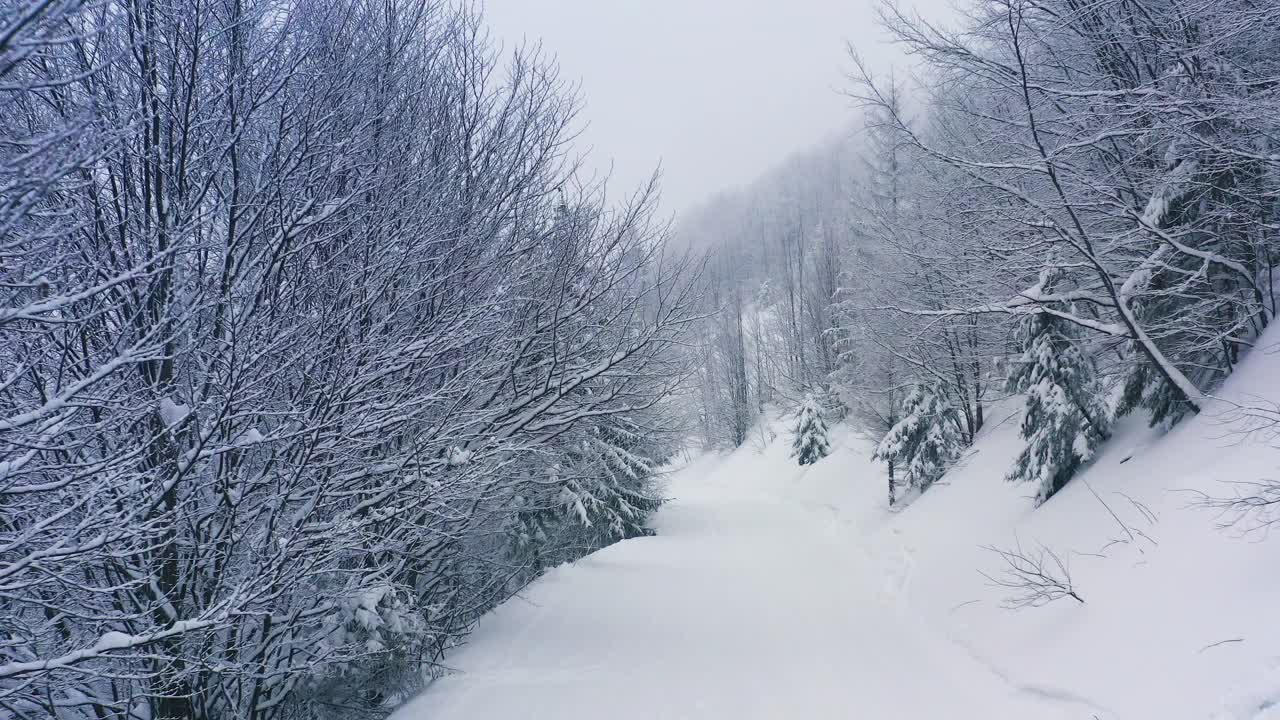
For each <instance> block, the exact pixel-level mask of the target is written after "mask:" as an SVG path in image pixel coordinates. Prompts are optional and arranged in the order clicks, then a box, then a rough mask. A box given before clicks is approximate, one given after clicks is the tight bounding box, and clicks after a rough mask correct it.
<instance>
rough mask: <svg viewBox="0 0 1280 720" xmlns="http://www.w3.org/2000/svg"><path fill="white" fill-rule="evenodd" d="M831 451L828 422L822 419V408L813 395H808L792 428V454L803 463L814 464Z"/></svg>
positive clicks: (797, 460)
mask: <svg viewBox="0 0 1280 720" xmlns="http://www.w3.org/2000/svg"><path fill="white" fill-rule="evenodd" d="M830 452H831V442H830V441H829V440H828V439H827V424H826V423H825V422H823V421H822V408H820V407H818V401H817V400H815V399H814V397H813V395H812V394H810V395H806V396H805V398H804V403H803V404H801V405H800V410H799V412H798V413H797V414H796V425H795V428H794V429H793V430H792V440H791V456H792V457H794V458H795V459H796V462H799V463H800V464H801V465H812V464H814V463H816V462H818V461H819V460H821V459H822V458H824V457H826V456H827V455H828V454H830Z"/></svg>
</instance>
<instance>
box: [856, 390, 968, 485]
mask: <svg viewBox="0 0 1280 720" xmlns="http://www.w3.org/2000/svg"><path fill="white" fill-rule="evenodd" d="M964 447H965V442H964V434H963V433H962V432H961V431H960V419H959V417H958V414H957V413H956V410H955V408H953V407H952V406H951V404H950V403H948V402H947V400H946V398H944V397H942V395H941V394H939V393H938V392H937V391H936V390H935V389H934V388H931V387H929V386H927V385H917V386H915V387H913V388H912V389H911V391H910V392H908V393H907V396H906V398H905V399H904V400H903V402H902V419H901V420H899V421H898V422H897V424H895V425H894V426H893V427H892V428H890V429H889V432H888V434H887V435H885V436H884V439H882V440H881V441H880V444H879V445H877V446H876V450H875V454H874V457H875V459H877V460H883V461H885V462H893V463H894V464H895V465H896V466H898V467H901V468H902V470H903V472H902V477H903V479H904V480H905V481H906V483H907V485H908V487H910V488H913V489H915V490H918V491H920V492H923V491H925V490H928V489H929V486H930V485H932V484H933V483H934V482H935V481H937V479H938V478H940V477H942V474H943V473H945V472H946V471H947V468H949V467H951V465H952V463H954V462H955V461H956V459H957V458H959V457H960V453H961V452H962V451H963V450H964ZM895 500H896V497H894V495H893V490H892V489H891V490H890V498H889V502H890V504H892V503H893V502H894V501H895Z"/></svg>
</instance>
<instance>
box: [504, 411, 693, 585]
mask: <svg viewBox="0 0 1280 720" xmlns="http://www.w3.org/2000/svg"><path fill="white" fill-rule="evenodd" d="M575 435H576V437H575V438H574V439H573V440H572V441H570V442H569V443H568V446H569V447H568V448H567V449H566V451H565V453H564V455H563V456H561V457H562V459H561V461H560V462H557V463H556V464H555V465H553V466H552V467H550V468H549V469H548V470H547V474H546V476H545V477H544V478H542V479H541V480H540V481H538V482H530V483H526V484H525V485H524V487H522V489H521V490H520V491H519V493H518V495H517V497H516V498H515V500H514V502H515V504H516V506H517V507H519V508H520V510H519V512H517V513H516V514H515V515H514V517H513V518H512V522H511V526H510V527H509V528H508V530H507V532H508V533H509V534H510V535H511V537H512V553H513V557H515V558H517V559H519V560H520V561H521V562H523V563H524V564H525V565H526V566H527V570H526V572H525V573H524V575H526V576H530V577H531V576H536V575H537V574H538V573H539V572H541V571H542V570H544V569H546V568H548V567H553V566H555V565H558V564H560V563H562V562H566V561H569V560H573V559H575V558H577V557H580V556H582V555H584V554H585V553H588V552H592V551H594V550H598V549H600V548H603V547H606V546H608V545H611V544H612V543H615V542H618V541H619V540H626V539H628V538H633V537H640V536H644V535H649V534H652V531H651V530H649V528H648V527H647V526H646V525H645V521H646V520H647V519H648V517H649V516H650V515H651V514H652V513H653V511H654V510H657V508H658V506H659V505H660V504H661V502H662V495H661V492H660V489H659V487H658V485H657V480H658V476H659V471H658V467H659V466H660V465H661V464H662V462H664V461H665V460H666V459H667V457H668V456H669V454H670V444H669V443H668V442H666V436H665V435H664V434H663V433H661V432H655V431H654V430H653V429H652V428H646V427H644V426H642V425H640V424H639V423H636V422H633V421H630V420H628V419H618V420H616V421H613V422H610V423H608V424H604V425H599V426H592V427H588V428H585V429H584V430H583V431H582V432H581V433H576V434H575Z"/></svg>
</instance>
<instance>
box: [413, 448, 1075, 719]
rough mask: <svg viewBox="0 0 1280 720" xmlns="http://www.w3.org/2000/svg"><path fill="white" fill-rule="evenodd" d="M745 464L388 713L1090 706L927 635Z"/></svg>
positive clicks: (876, 570)
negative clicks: (1062, 698)
mask: <svg viewBox="0 0 1280 720" xmlns="http://www.w3.org/2000/svg"><path fill="white" fill-rule="evenodd" d="M751 469H752V468H750V467H745V466H743V463H742V462H738V463H736V464H735V463H725V464H717V463H716V462H712V461H703V462H701V463H698V464H697V465H696V466H694V467H690V468H687V469H686V470H683V471H681V472H680V473H677V474H676V476H675V477H674V478H673V480H672V486H671V488H670V490H669V491H668V494H669V495H671V496H673V497H674V499H673V500H672V501H671V502H670V503H668V504H667V505H666V506H664V508H663V509H662V510H661V511H660V513H659V515H658V517H657V519H656V526H657V527H658V530H659V535H658V536H657V537H652V538H642V539H637V540H632V541H628V542H624V543H620V544H618V545H615V546H613V547H610V548H607V549H606V550H604V551H602V552H599V553H597V554H595V555H593V556H591V557H588V558H586V559H583V560H581V561H579V562H578V563H577V564H576V565H574V566H571V567H562V568H560V569H558V570H555V571H553V572H551V573H550V574H548V575H547V576H546V577H544V578H542V579H541V580H539V581H538V582H537V583H535V584H534V585H533V586H532V587H530V588H529V589H528V590H527V591H526V593H524V596H523V597H522V598H516V599H514V600H512V601H510V602H508V603H507V604H506V605H504V606H503V607H502V608H500V609H499V610H498V611H497V612H495V613H494V614H492V615H491V616H490V617H487V618H486V619H485V620H484V622H483V623H482V624H481V626H480V628H479V630H478V631H477V632H476V633H475V635H474V636H473V637H472V641H471V643H470V644H469V645H467V646H466V647H465V648H462V649H460V650H458V651H457V652H455V653H454V654H453V655H452V656H451V657H450V658H449V662H450V664H451V665H452V666H454V667H456V668H457V669H458V670H459V672H458V673H457V674H455V675H452V676H449V677H446V678H444V679H442V680H440V681H438V682H436V683H435V684H434V685H433V686H432V687H431V688H430V689H429V690H428V691H427V692H426V693H424V694H423V695H422V696H420V697H419V698H417V699H416V700H414V701H412V702H411V703H409V704H408V705H407V706H406V707H404V708H402V709H401V710H400V711H399V712H398V713H397V714H396V715H395V716H394V719H395V720H462V719H482V718H483V719H488V718H492V719H495V720H497V719H506V718H549V719H550V718H555V719H557V720H564V719H570V720H572V719H577V718H593V719H594V718H645V719H646V720H660V719H663V718H713V719H714V718H732V719H734V720H742V719H744V718H780V719H785V718H846V717H849V718H865V719H868V720H876V719H884V720H890V719H897V718H902V719H914V718H920V719H925V718H928V719H930V720H935V719H941V718H947V719H967V718H974V719H979V718H980V719H982V720H998V719H1000V718H1017V719H1018V720H1037V719H1039V718H1073V717H1075V718H1081V719H1082V720H1084V719H1087V718H1088V717H1089V713H1088V712H1087V711H1086V710H1084V709H1082V708H1080V707H1071V706H1070V705H1069V704H1068V705H1063V704H1062V703H1056V702H1053V701H1051V700H1046V699H1044V698H1038V697H1034V695H1033V694H1030V693H1027V692H1026V691H1025V690H1023V691H1019V690H1018V689H1017V688H1016V687H1011V686H1010V685H1009V684H1007V683H1006V682H1005V681H1003V680H1001V679H1000V678H999V677H998V676H996V675H995V674H994V673H993V672H992V671H991V670H990V669H987V668H985V667H983V666H982V665H980V664H979V663H978V662H976V661H975V660H974V659H973V658H971V657H970V656H968V655H967V654H965V653H964V652H963V651H961V650H960V649H959V648H957V647H956V646H954V645H952V644H950V643H948V642H946V641H944V640H942V639H940V638H937V637H934V636H932V635H930V634H929V633H928V632H927V631H925V630H923V628H922V626H921V625H919V624H917V623H914V622H913V621H912V620H910V618H909V616H908V614H907V613H905V612H903V611H901V610H900V608H898V607H897V605H896V603H895V602H894V597H895V595H894V592H893V588H894V585H895V584H896V583H900V582H902V581H903V580H904V579H903V578H902V577H900V576H897V574H895V573H886V572H884V571H883V570H882V569H881V566H880V565H879V564H877V563H876V562H874V561H873V560H872V559H871V558H870V557H869V556H868V555H867V554H866V553H865V552H864V551H863V550H862V549H861V546H860V544H859V542H858V539H857V538H858V536H857V534H856V533H855V530H854V528H853V527H852V526H851V525H849V524H846V523H845V522H842V521H841V516H840V509H839V508H837V507H835V506H834V505H830V504H824V503H821V502H812V501H806V499H805V498H804V496H803V493H800V492H795V489H796V485H795V478H794V477H783V478H773V479H769V478H759V479H756V478H753V477H752V476H753V475H757V474H758V473H753V472H751Z"/></svg>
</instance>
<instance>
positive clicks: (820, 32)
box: [484, 0, 948, 212]
mask: <svg viewBox="0 0 1280 720" xmlns="http://www.w3.org/2000/svg"><path fill="white" fill-rule="evenodd" d="M484 1H485V7H486V14H487V16H488V19H489V24H490V27H491V28H492V29H493V31H494V33H495V35H496V36H497V37H498V38H499V39H502V40H503V41H504V42H506V43H508V44H510V43H511V42H519V41H520V40H522V39H527V40H539V39H541V41H542V43H543V46H544V48H545V49H547V50H548V51H549V52H551V53H553V54H554V55H555V56H556V58H557V59H558V60H559V64H560V66H561V69H562V71H563V73H564V75H565V77H566V78H567V79H570V80H573V81H578V82H580V84H581V91H582V95H583V99H584V101H585V103H586V106H585V108H584V110H583V120H584V121H586V123H587V124H588V127H587V128H586V130H585V132H584V135H583V139H584V141H585V142H586V143H588V144H589V145H590V146H591V147H592V148H593V149H594V150H593V154H592V161H593V162H594V163H596V164H597V165H598V166H603V167H605V168H607V167H608V166H609V163H610V162H612V165H613V180H612V182H611V185H610V192H611V194H613V193H618V192H620V191H621V190H622V189H624V188H626V189H631V188H634V187H635V186H637V185H639V184H641V183H642V182H643V181H644V180H645V179H646V178H647V177H648V175H649V173H651V172H652V171H653V170H654V169H655V168H657V167H658V166H659V165H661V167H662V172H663V181H662V187H663V199H664V203H663V204H664V206H665V208H666V209H667V210H668V211H670V212H679V211H682V210H686V209H689V208H690V207H691V206H694V205H696V204H697V203H698V202H700V201H701V200H703V199H704V198H706V197H708V196H710V195H713V194H715V193H716V192H718V191H720V190H725V189H728V188H731V187H734V186H737V185H741V184H745V183H747V182H750V181H751V180H752V179H754V178H755V177H756V176H758V175H760V174H761V173H762V172H764V171H765V170H767V169H769V168H770V167H771V166H773V165H775V164H777V163H778V162H779V161H781V160H782V159H784V158H785V157H786V156H787V155H789V154H791V153H792V152H795V151H796V150H800V149H803V148H805V147H807V146H810V145H812V144H814V143H816V142H818V141H820V140H822V139H824V138H826V137H829V136H831V135H832V134H834V133H837V132H841V131H842V129H843V128H845V127H847V126H848V125H849V124H850V123H851V122H852V120H853V118H854V111H853V110H852V109H851V108H850V106H849V102H848V100H847V99H846V98H845V97H843V96H842V95H841V94H840V89H841V88H842V87H843V86H845V85H846V80H845V77H844V73H845V72H847V70H848V67H849V63H848V59H847V56H846V54H845V42H846V41H850V42H853V43H854V44H855V45H856V46H857V47H858V48H859V51H860V52H862V53H863V54H864V55H865V56H867V57H868V58H871V59H872V60H873V61H875V64H876V65H878V66H882V67H887V65H888V64H889V63H890V62H892V61H894V60H895V59H898V58H900V56H899V55H897V52H896V50H895V49H894V48H892V47H891V46H889V45H887V44H886V43H885V42H884V41H883V40H884V36H883V35H882V34H881V32H880V30H879V29H878V28H877V27H876V25H875V12H874V7H875V3H876V0H484ZM912 5H914V6H915V7H917V8H919V9H920V11H921V12H923V13H925V14H926V15H928V16H930V17H934V16H935V15H937V14H938V13H940V12H942V9H943V8H945V7H947V6H948V2H947V0H916V2H914V3H909V4H908V6H909V7H910V6H912ZM897 61H898V62H900V59H898V60H897Z"/></svg>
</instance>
